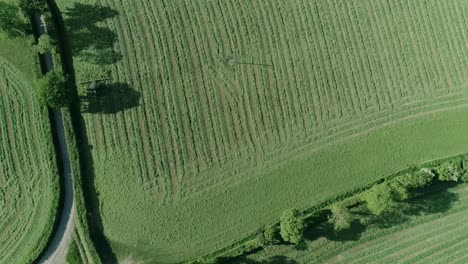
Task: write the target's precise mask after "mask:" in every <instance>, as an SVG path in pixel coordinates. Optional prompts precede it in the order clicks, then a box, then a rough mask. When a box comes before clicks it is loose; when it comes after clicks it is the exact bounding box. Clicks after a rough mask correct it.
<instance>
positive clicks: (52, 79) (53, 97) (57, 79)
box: [36, 71, 71, 108]
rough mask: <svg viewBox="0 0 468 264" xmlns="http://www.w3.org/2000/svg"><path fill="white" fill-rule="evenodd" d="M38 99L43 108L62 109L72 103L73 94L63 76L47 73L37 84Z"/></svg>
mask: <svg viewBox="0 0 468 264" xmlns="http://www.w3.org/2000/svg"><path fill="white" fill-rule="evenodd" d="M36 94H37V99H38V101H39V103H40V104H42V105H43V106H47V107H51V108H61V107H65V106H68V104H70V102H71V93H70V90H69V86H68V85H67V81H66V79H65V77H63V75H60V74H57V73H56V72H55V71H52V72H49V73H47V74H46V75H45V76H44V77H42V78H41V79H40V80H39V81H38V84H37V93H36Z"/></svg>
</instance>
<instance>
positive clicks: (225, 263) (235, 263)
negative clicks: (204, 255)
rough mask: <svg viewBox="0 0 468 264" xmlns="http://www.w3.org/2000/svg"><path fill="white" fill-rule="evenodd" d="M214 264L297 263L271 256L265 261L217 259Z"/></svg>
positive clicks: (243, 257)
mask: <svg viewBox="0 0 468 264" xmlns="http://www.w3.org/2000/svg"><path fill="white" fill-rule="evenodd" d="M215 263H216V264H297V263H298V262H297V261H295V260H293V259H290V258H288V257H286V256H280V255H278V256H273V257H270V258H268V259H266V260H253V259H249V258H248V257H246V256H242V257H235V258H223V257H221V258H217V259H216V261H215Z"/></svg>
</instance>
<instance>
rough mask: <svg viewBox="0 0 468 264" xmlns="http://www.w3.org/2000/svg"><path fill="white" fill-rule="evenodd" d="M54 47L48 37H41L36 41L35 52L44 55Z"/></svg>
mask: <svg viewBox="0 0 468 264" xmlns="http://www.w3.org/2000/svg"><path fill="white" fill-rule="evenodd" d="M54 45H55V44H54V41H53V40H52V38H51V37H50V36H49V35H42V36H40V37H39V39H38V43H37V52H39V53H40V54H45V53H46V52H49V51H51V50H52V49H53V47H54Z"/></svg>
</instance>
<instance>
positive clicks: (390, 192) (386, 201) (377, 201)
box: [263, 155, 468, 245]
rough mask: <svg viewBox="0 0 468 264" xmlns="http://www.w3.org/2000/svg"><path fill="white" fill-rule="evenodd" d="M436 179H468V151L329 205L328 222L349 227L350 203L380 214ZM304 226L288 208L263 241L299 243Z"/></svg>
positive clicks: (267, 229) (335, 227) (303, 222)
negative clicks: (460, 155) (467, 153)
mask: <svg viewBox="0 0 468 264" xmlns="http://www.w3.org/2000/svg"><path fill="white" fill-rule="evenodd" d="M435 181H455V182H458V181H463V182H468V155H467V156H462V157H456V158H453V159H451V160H446V161H443V162H439V163H435V164H431V166H429V167H422V168H412V169H411V170H410V171H408V172H405V173H403V174H401V175H397V176H395V177H393V178H391V179H388V180H385V181H383V182H381V183H378V184H375V185H373V186H372V187H371V188H369V189H368V190H365V191H363V192H360V193H358V194H355V195H353V196H351V197H349V198H347V199H345V200H343V201H339V202H335V203H333V204H331V205H329V206H328V207H327V209H326V210H328V211H329V215H330V216H329V217H328V222H329V223H330V224H332V225H333V228H334V230H335V231H336V232H340V231H343V230H346V229H349V228H350V227H351V222H352V221H353V219H355V216H354V215H353V213H352V212H351V211H350V210H349V209H350V208H351V207H353V206H356V205H358V204H365V206H366V208H367V210H368V212H369V213H370V214H372V215H376V216H379V215H382V214H383V213H385V212H387V211H389V210H391V209H394V208H395V207H396V206H397V204H398V202H401V201H405V200H407V199H409V198H411V197H412V195H413V194H414V193H415V191H416V190H418V189H421V188H424V187H427V186H429V185H431V184H432V183H433V182H435ZM305 227H306V225H305V219H304V217H303V215H302V214H301V213H300V212H299V211H298V210H295V209H290V210H286V211H285V212H283V215H282V216H281V219H280V224H279V226H278V225H268V226H266V227H265V230H264V233H263V237H264V241H265V243H266V244H277V243H282V242H289V243H292V244H296V245H298V244H300V243H301V242H302V241H303V231H304V229H305Z"/></svg>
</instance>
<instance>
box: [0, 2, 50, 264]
mask: <svg viewBox="0 0 468 264" xmlns="http://www.w3.org/2000/svg"><path fill="white" fill-rule="evenodd" d="M4 3H6V2H5V1H1V2H0V4H1V5H2V8H3V7H4V5H3V4H4ZM2 19H3V18H2ZM0 47H1V48H0V219H1V220H0V263H31V262H33V261H34V260H35V259H36V258H37V256H38V255H39V254H40V252H41V251H42V250H43V248H44V247H45V246H46V243H47V242H48V238H49V236H50V234H51V231H52V230H51V229H52V224H53V222H54V220H55V216H56V210H57V206H58V193H59V190H58V172H57V166H56V163H55V154H54V148H53V145H52V136H51V131H50V125H49V117H48V113H47V110H46V109H44V108H41V107H39V106H38V104H37V103H36V102H35V100H34V97H33V92H34V90H33V83H32V81H33V79H34V70H35V69H34V61H33V59H36V58H35V57H33V53H32V51H31V49H30V46H29V44H28V40H27V39H26V38H25V37H19V38H9V37H7V36H6V35H4V34H2V33H0Z"/></svg>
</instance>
